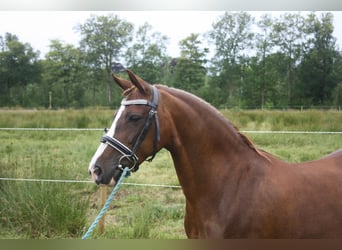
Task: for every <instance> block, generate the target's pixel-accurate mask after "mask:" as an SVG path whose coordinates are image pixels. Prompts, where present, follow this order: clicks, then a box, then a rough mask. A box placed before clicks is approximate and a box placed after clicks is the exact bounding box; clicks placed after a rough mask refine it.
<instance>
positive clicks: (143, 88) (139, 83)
mask: <svg viewBox="0 0 342 250" xmlns="http://www.w3.org/2000/svg"><path fill="white" fill-rule="evenodd" d="M126 71H127V73H128V76H129V79H131V81H132V83H133V84H134V86H135V87H137V88H138V89H139V91H140V92H142V93H145V94H146V93H147V92H148V90H149V89H150V85H149V84H148V83H147V82H145V81H144V80H143V79H141V78H140V77H139V76H137V75H135V74H134V73H133V72H132V71H130V70H128V69H127V70H126Z"/></svg>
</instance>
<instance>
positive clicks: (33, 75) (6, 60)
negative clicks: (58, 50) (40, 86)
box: [0, 33, 40, 106]
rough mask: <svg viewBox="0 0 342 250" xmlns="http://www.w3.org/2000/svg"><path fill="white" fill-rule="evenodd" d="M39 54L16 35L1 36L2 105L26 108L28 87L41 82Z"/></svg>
mask: <svg viewBox="0 0 342 250" xmlns="http://www.w3.org/2000/svg"><path fill="white" fill-rule="evenodd" d="M38 57H39V52H35V51H34V50H33V48H32V47H31V45H30V44H28V43H22V42H20V41H19V39H18V37H17V36H16V35H13V34H10V33H6V34H5V37H1V36H0V89H1V92H0V105H21V106H25V102H26V101H27V98H26V97H25V90H26V87H27V86H28V85H29V84H30V83H34V82H39V81H40V64H39V60H38Z"/></svg>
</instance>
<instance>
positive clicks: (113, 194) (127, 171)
mask: <svg viewBox="0 0 342 250" xmlns="http://www.w3.org/2000/svg"><path fill="white" fill-rule="evenodd" d="M130 174H131V173H130V171H129V168H127V167H126V168H124V170H123V172H122V174H121V177H120V179H119V181H118V182H117V183H116V184H115V187H114V188H113V191H112V192H111V194H110V195H109V196H108V198H107V200H106V202H105V204H104V205H103V208H102V209H101V212H100V213H99V215H98V216H97V217H96V219H95V220H94V222H93V224H91V226H90V227H89V228H88V231H87V232H86V233H85V234H84V235H83V237H82V240H85V239H87V238H89V236H90V235H91V233H92V232H93V231H94V229H95V227H96V226H97V224H98V223H99V221H100V220H101V218H102V217H103V215H104V214H105V213H106V211H107V209H108V207H109V205H110V203H111V201H112V200H113V198H114V196H115V194H116V192H117V191H118V190H119V187H120V185H121V182H122V181H123V179H124V178H127V177H128V176H129V175H130Z"/></svg>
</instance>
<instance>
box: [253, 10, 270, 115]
mask: <svg viewBox="0 0 342 250" xmlns="http://www.w3.org/2000/svg"><path fill="white" fill-rule="evenodd" d="M257 25H258V27H259V28H260V32H259V33H258V34H257V35H256V40H255V41H256V45H255V48H256V52H257V58H258V65H259V67H258V69H257V71H258V75H259V77H258V78H257V79H258V81H257V87H258V89H259V91H260V107H261V109H263V107H264V105H265V98H266V92H267V90H268V89H269V88H270V87H271V86H272V85H273V83H272V80H271V75H270V74H269V73H270V66H272V65H269V63H268V62H269V60H267V57H268V56H269V55H270V54H271V52H272V50H273V48H274V43H273V41H272V25H273V20H272V17H271V16H270V15H269V14H266V15H263V16H261V19H260V20H259V21H258V23H257Z"/></svg>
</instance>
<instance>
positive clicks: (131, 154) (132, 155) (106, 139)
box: [101, 86, 160, 172]
mask: <svg viewBox="0 0 342 250" xmlns="http://www.w3.org/2000/svg"><path fill="white" fill-rule="evenodd" d="M152 90H153V96H152V102H150V101H148V100H145V99H137V100H129V101H127V100H126V99H123V100H122V102H121V105H123V106H130V105H145V106H149V107H151V109H150V112H149V113H148V117H147V119H146V121H145V125H144V127H143V129H142V130H141V132H140V134H139V136H138V138H137V141H136V142H135V145H134V146H133V148H132V149H130V148H128V147H127V146H126V145H124V144H123V143H122V142H120V141H119V140H118V139H116V138H114V137H112V136H109V135H107V134H106V135H104V136H103V137H102V139H101V142H102V143H106V144H108V145H109V146H111V147H113V148H114V149H116V150H117V151H119V152H120V153H121V154H122V156H121V158H120V159H119V165H118V167H119V168H120V169H121V170H123V168H124V167H127V166H123V165H122V164H121V162H122V161H123V160H124V159H127V160H128V161H129V162H131V164H132V165H131V166H130V167H129V168H130V171H132V172H135V171H137V170H138V169H139V164H138V162H139V158H138V156H137V155H136V152H137V150H138V149H139V147H140V145H141V143H142V142H143V141H144V139H145V137H146V135H147V132H148V131H149V129H150V127H151V125H152V121H153V120H154V121H155V136H154V141H153V154H152V156H150V158H148V159H146V160H147V161H150V162H151V161H152V160H153V159H154V157H155V155H156V153H157V147H158V142H159V141H160V131H159V120H158V112H157V108H158V90H157V88H156V87H155V86H152ZM105 132H106V129H105Z"/></svg>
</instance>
